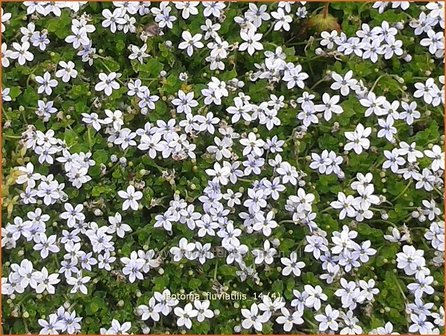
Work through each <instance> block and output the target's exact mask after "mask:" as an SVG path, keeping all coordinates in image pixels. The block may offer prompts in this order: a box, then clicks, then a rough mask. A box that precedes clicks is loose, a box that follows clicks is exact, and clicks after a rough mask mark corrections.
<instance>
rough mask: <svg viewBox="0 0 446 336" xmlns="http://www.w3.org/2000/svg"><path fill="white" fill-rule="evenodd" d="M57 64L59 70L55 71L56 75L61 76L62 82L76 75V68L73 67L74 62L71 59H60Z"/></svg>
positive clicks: (66, 81)
mask: <svg viewBox="0 0 446 336" xmlns="http://www.w3.org/2000/svg"><path fill="white" fill-rule="evenodd" d="M59 66H60V67H61V68H62V69H61V70H57V71H56V77H59V78H62V82H64V83H68V82H69V81H70V79H71V78H76V77H77V70H76V69H75V68H74V63H73V62H71V61H68V63H67V62H64V61H60V62H59Z"/></svg>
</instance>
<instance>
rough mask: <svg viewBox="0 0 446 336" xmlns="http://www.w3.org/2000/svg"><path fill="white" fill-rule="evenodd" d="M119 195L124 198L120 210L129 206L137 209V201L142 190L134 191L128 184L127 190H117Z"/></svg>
mask: <svg viewBox="0 0 446 336" xmlns="http://www.w3.org/2000/svg"><path fill="white" fill-rule="evenodd" d="M118 195H119V197H121V198H123V199H125V201H124V203H123V204H122V210H124V211H125V210H127V209H128V208H131V209H133V210H135V211H136V210H138V207H139V203H138V201H139V200H140V199H141V198H142V192H140V191H135V187H134V186H132V185H130V186H128V187H127V191H123V190H120V191H118Z"/></svg>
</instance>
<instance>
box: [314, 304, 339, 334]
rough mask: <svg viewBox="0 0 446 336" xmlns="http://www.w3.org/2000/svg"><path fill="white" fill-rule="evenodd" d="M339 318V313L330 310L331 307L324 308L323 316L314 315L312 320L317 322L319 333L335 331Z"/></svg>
mask: <svg viewBox="0 0 446 336" xmlns="http://www.w3.org/2000/svg"><path fill="white" fill-rule="evenodd" d="M338 317H339V311H338V310H336V309H333V308H331V305H327V306H326V307H325V314H319V315H316V316H315V317H314V318H315V319H316V321H318V322H319V331H325V330H327V329H330V330H333V331H336V330H338V328H339V325H338V322H336V319H337V318H338Z"/></svg>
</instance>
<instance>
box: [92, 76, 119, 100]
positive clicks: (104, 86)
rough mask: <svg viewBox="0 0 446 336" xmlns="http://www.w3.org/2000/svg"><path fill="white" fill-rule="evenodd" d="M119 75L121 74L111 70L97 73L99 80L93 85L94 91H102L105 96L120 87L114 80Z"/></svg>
mask: <svg viewBox="0 0 446 336" xmlns="http://www.w3.org/2000/svg"><path fill="white" fill-rule="evenodd" d="M120 76H121V74H119V73H116V72H111V73H110V74H108V75H106V74H105V73H100V74H99V79H100V80H101V81H100V82H99V83H97V84H96V85H95V87H94V89H95V90H96V91H104V92H105V94H106V95H107V96H110V95H111V94H112V92H113V90H117V89H119V88H120V85H119V83H118V82H117V81H116V79H118V78H119V77H120Z"/></svg>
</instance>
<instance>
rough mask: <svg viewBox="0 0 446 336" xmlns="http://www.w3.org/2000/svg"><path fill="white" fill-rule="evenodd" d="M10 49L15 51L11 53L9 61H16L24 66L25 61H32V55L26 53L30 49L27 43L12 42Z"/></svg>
mask: <svg viewBox="0 0 446 336" xmlns="http://www.w3.org/2000/svg"><path fill="white" fill-rule="evenodd" d="M12 47H13V48H14V49H15V51H13V52H12V53H11V56H10V57H11V59H16V60H17V62H19V64H20V65H24V64H25V63H26V61H29V62H31V61H32V60H33V59H34V55H33V54H32V53H31V52H30V51H28V49H29V47H30V45H29V42H23V43H22V44H19V43H17V42H14V43H13V44H12Z"/></svg>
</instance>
